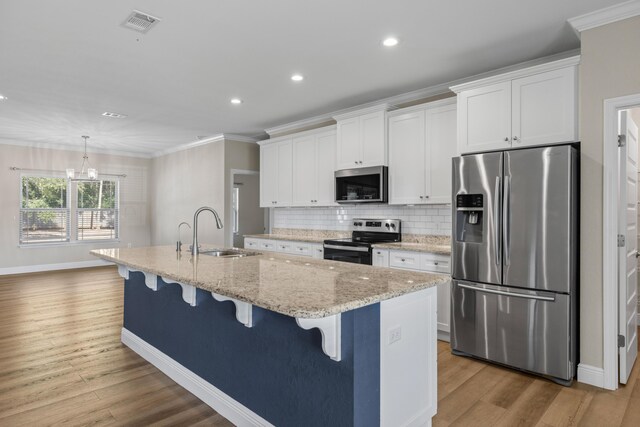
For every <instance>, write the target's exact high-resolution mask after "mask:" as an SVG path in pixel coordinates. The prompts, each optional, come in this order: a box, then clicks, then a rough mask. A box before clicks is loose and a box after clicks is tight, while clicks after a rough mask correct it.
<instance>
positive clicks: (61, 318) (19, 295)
mask: <svg viewBox="0 0 640 427" xmlns="http://www.w3.org/2000/svg"><path fill="white" fill-rule="evenodd" d="M122 298H123V286H122V278H120V276H119V275H118V273H117V270H116V269H115V267H104V268H102V267H101V268H91V269H82V270H66V271H60V272H53V273H37V274H25V275H15V276H0V426H22V425H29V426H38V425H56V424H64V425H151V424H153V425H161V426H185V425H196V424H199V425H207V426H220V427H222V426H225V427H226V426H231V425H232V424H231V423H230V422H229V421H227V420H226V419H224V418H223V417H222V416H220V415H219V414H218V413H216V412H215V411H214V410H213V409H211V408H210V407H209V406H207V405H205V404H204V403H202V402H201V401H200V400H198V399H197V398H196V397H195V396H193V395H192V394H190V393H189V392H187V391H186V390H184V389H183V388H182V387H180V386H178V385H177V384H176V383H175V382H173V381H172V380H171V379H169V378H168V377H167V376H165V375H164V374H163V373H162V372H160V371H159V370H158V369H156V368H155V367H154V366H152V365H150V364H149V363H147V362H146V361H145V360H144V359H142V358H141V357H140V356H138V355H137V354H135V353H134V352H133V351H131V350H129V348H127V347H125V346H124V345H122V344H121V343H120V329H121V328H122Z"/></svg>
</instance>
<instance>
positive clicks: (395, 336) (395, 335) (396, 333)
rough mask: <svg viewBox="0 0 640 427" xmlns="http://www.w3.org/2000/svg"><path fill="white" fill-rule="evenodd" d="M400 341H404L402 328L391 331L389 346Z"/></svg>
mask: <svg viewBox="0 0 640 427" xmlns="http://www.w3.org/2000/svg"><path fill="white" fill-rule="evenodd" d="M400 339H402V328H401V327H400V326H398V327H396V328H393V329H389V344H393V343H394V342H396V341H400Z"/></svg>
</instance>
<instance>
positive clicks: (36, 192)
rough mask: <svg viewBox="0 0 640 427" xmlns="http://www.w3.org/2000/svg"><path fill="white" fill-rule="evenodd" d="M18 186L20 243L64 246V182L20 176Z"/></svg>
mask: <svg viewBox="0 0 640 427" xmlns="http://www.w3.org/2000/svg"><path fill="white" fill-rule="evenodd" d="M21 185H22V197H21V199H22V200H21V203H20V243H21V244H22V243H50V242H68V241H69V199H68V195H69V192H68V182H67V180H66V179H64V178H51V177H41V176H23V177H22V183H21Z"/></svg>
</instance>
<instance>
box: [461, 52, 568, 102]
mask: <svg viewBox="0 0 640 427" xmlns="http://www.w3.org/2000/svg"><path fill="white" fill-rule="evenodd" d="M579 63H580V55H576V56H571V57H569V58H564V59H560V60H557V61H552V62H547V63H545V64H540V65H535V66H533V67H527V68H522V69H520V70H515V71H511V72H508V73H504V74H498V75H496V76H491V77H486V78H484V79H480V80H475V81H472V82H468V83H463V84H459V85H456V86H451V87H450V89H451V90H452V91H453V92H455V93H460V92H463V91H466V90H469V89H476V88H478V87H482V86H488V85H492V84H496V83H503V82H506V81H510V80H514V79H517V78H520V77H528V76H532V75H534V74H540V73H545V72H547V71H553V70H559V69H561V68H568V67H576V66H577V65H578V64H579Z"/></svg>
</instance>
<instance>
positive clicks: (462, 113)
mask: <svg viewBox="0 0 640 427" xmlns="http://www.w3.org/2000/svg"><path fill="white" fill-rule="evenodd" d="M458 120H459V123H460V125H459V127H458V129H459V131H458V132H459V138H460V139H459V145H460V148H461V151H464V152H468V151H487V150H499V149H505V148H509V147H510V146H511V137H510V135H511V82H506V83H498V84H494V85H490V86H485V87H480V88H477V89H471V90H468V91H464V92H461V93H460V94H459V95H458Z"/></svg>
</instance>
